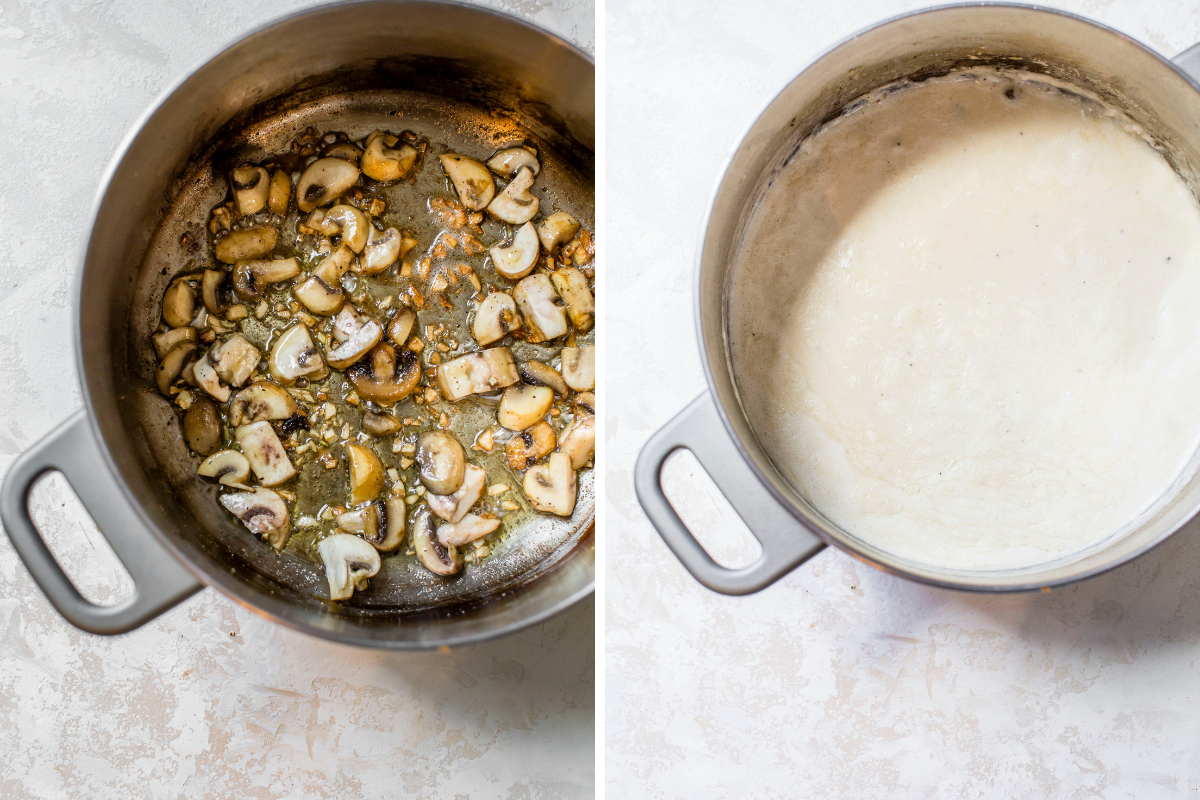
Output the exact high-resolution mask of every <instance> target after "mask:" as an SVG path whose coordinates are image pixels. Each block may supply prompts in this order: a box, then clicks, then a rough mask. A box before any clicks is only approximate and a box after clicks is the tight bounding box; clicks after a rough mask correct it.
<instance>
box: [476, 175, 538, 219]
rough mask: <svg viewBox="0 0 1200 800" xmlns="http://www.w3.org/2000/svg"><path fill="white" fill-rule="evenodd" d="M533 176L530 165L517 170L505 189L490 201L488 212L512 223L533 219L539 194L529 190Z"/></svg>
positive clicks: (536, 210)
mask: <svg viewBox="0 0 1200 800" xmlns="http://www.w3.org/2000/svg"><path fill="white" fill-rule="evenodd" d="M533 178H534V175H533V171H532V170H530V169H529V168H528V167H521V168H520V169H519V170H517V174H516V175H514V176H513V179H512V180H511V181H509V182H508V186H505V187H504V191H502V192H501V193H500V194H498V195H496V199H494V200H492V202H490V203H488V207H487V210H488V213H489V214H491V215H492V216H493V217H495V218H496V219H499V220H503V221H504V222H507V223H508V224H510V225H524V224H525V223H526V222H529V220H531V219H533V217H534V215H535V214H537V212H538V199H537V196H536V195H534V194H533V193H532V192H530V191H529V188H530V187H531V186H533Z"/></svg>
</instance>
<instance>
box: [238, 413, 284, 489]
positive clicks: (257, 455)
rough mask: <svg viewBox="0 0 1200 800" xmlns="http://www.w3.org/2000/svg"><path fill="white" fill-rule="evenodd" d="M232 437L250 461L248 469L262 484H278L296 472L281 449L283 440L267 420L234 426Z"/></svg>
mask: <svg viewBox="0 0 1200 800" xmlns="http://www.w3.org/2000/svg"><path fill="white" fill-rule="evenodd" d="M233 438H234V439H236V440H237V443H238V446H239V447H241V448H242V455H244V456H245V457H246V460H247V461H249V462H250V469H252V470H254V475H255V477H257V478H258V482H259V483H261V484H262V485H263V486H278V485H279V484H281V483H283V482H284V481H287V480H290V479H291V478H292V477H293V476H295V474H296V468H295V467H293V466H292V461H291V459H290V458H288V454H287V451H286V450H284V449H283V442H281V441H279V436H278V435H277V434H276V433H275V429H274V428H272V427H271V423H269V422H254V423H251V424H249V425H242V426H241V427H239V428H235V429H234V431H233Z"/></svg>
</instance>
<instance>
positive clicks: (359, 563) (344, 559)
mask: <svg viewBox="0 0 1200 800" xmlns="http://www.w3.org/2000/svg"><path fill="white" fill-rule="evenodd" d="M317 555H319V556H320V557H321V564H322V565H323V566H324V567H325V579H326V580H327V581H329V599H330V600H348V599H350V597H351V596H352V595H353V594H354V590H355V589H358V590H360V591H361V590H363V589H366V588H367V580H368V579H369V578H372V577H374V576H375V575H377V574H378V573H379V568H380V567H381V566H383V562H382V561H380V560H379V552H378V551H377V550H376V549H375V548H374V547H372V546H371V545H370V544H369V543H368V542H366V541H364V540H363V539H360V538H359V537H357V536H352V535H350V534H348V533H335V534H332V535H330V536H326V537H325V538H324V539H322V540H321V541H319V542H317Z"/></svg>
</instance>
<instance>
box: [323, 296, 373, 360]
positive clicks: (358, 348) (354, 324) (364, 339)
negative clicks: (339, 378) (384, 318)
mask: <svg viewBox="0 0 1200 800" xmlns="http://www.w3.org/2000/svg"><path fill="white" fill-rule="evenodd" d="M382 338H383V327H382V326H380V324H379V323H378V322H376V321H375V320H373V319H371V318H370V317H364V316H363V315H362V314H360V313H358V309H356V308H355V307H354V306H350V305H348V306H345V307H343V308H342V310H341V311H339V312H338V315H337V317H336V318H335V319H334V321H333V340H334V341H335V342H337V346H336V347H334V348H332V349H330V350H327V351H326V353H325V360H326V361H327V362H329V366H331V367H333V368H334V369H345V368H346V367H348V366H350V365H351V364H353V363H354V362H355V361H358V360H359V359H360V358H362V357H363V356H364V355H366V354H367V351H368V350H370V349H371V348H372V347H374V346H375V345H377V344H378V343H379V340H380V339H382Z"/></svg>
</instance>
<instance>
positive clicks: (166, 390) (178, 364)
mask: <svg viewBox="0 0 1200 800" xmlns="http://www.w3.org/2000/svg"><path fill="white" fill-rule="evenodd" d="M195 352H196V345H194V344H192V343H191V342H187V341H185V342H180V343H179V344H177V345H175V347H173V348H172V349H171V352H169V353H167V354H166V355H165V356H163V360H162V361H161V362H159V365H158V374H157V375H156V376H155V377H156V379H157V380H156V382H157V384H158V390H159V391H160V392H162V393H163V394H165V395H168V396H169V395H170V389H171V384H173V383H174V382H175V381H176V379H178V378H179V376H180V374H181V373H182V372H183V368H184V366H185V365H186V364H187V362H188V360H189V359H190V358H191V357H192V356H193V355H194V354H195Z"/></svg>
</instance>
